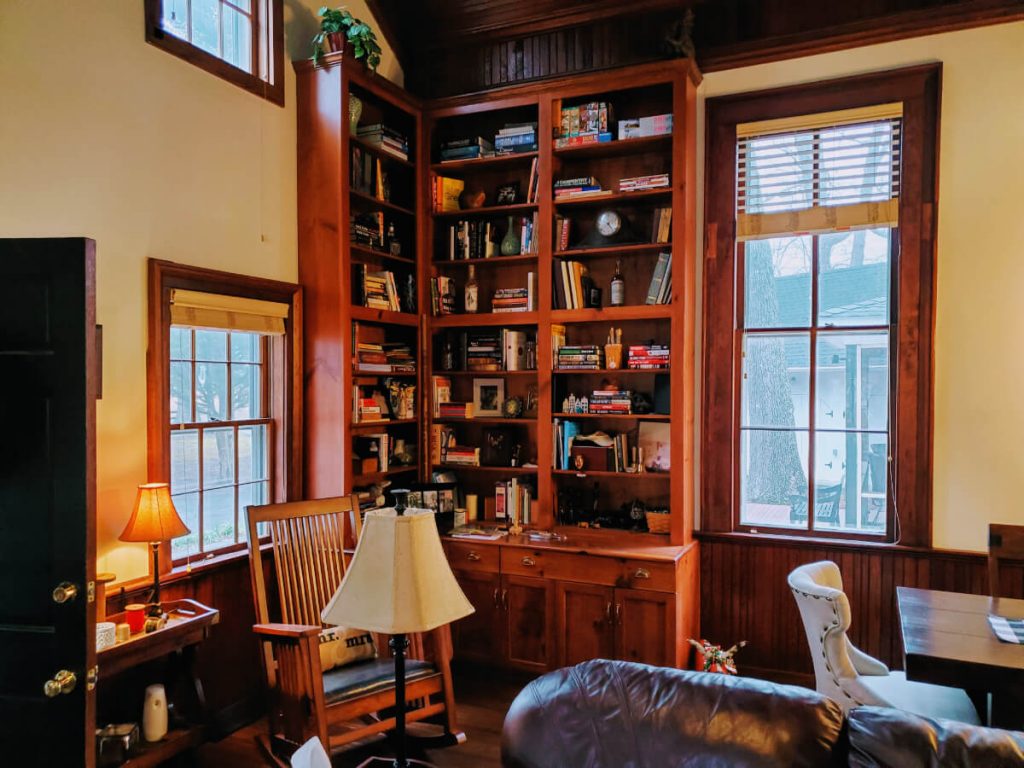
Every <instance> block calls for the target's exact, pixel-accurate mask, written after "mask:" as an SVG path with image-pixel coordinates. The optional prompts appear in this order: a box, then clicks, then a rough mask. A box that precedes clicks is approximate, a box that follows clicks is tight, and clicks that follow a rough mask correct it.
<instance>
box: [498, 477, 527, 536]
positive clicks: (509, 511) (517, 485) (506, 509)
mask: <svg viewBox="0 0 1024 768" xmlns="http://www.w3.org/2000/svg"><path fill="white" fill-rule="evenodd" d="M536 497H537V494H536V493H535V492H534V490H533V488H531V487H530V486H529V485H527V484H526V483H521V482H519V480H517V479H516V478H512V479H511V480H500V481H498V482H496V483H495V484H494V518H495V519H496V520H509V521H516V522H518V523H519V524H520V525H529V524H530V523H532V522H533V510H532V509H531V508H530V507H531V504H532V502H533V500H534V499H535V498H536Z"/></svg>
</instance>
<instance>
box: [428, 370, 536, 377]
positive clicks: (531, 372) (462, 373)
mask: <svg viewBox="0 0 1024 768" xmlns="http://www.w3.org/2000/svg"><path fill="white" fill-rule="evenodd" d="M435 373H437V375H438V376H474V377H476V378H478V379H482V378H485V377H489V376H536V375H537V371H536V370H535V369H530V370H525V371H442V370H438V371H436V372H435Z"/></svg>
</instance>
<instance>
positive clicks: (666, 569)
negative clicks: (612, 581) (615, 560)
mask: <svg viewBox="0 0 1024 768" xmlns="http://www.w3.org/2000/svg"><path fill="white" fill-rule="evenodd" d="M620 562H621V563H622V570H621V574H622V576H621V579H620V580H619V582H618V583H617V584H616V585H615V586H617V587H628V588H629V589H650V590H653V591H655V592H675V589H676V568H675V565H674V564H673V563H655V562H651V561H650V560H625V561H620Z"/></svg>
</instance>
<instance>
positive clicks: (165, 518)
mask: <svg viewBox="0 0 1024 768" xmlns="http://www.w3.org/2000/svg"><path fill="white" fill-rule="evenodd" d="M186 533H189V529H188V526H186V525H185V523H183V522H182V521H181V518H180V517H179V516H178V510H176V509H175V508H174V502H173V501H171V489H170V487H168V485H167V483H146V484H145V485H140V486H139V494H138V496H136V497H135V509H133V510H132V516H131V518H130V519H129V520H128V525H126V526H125V527H124V530H123V531H121V536H120V537H119V538H120V539H121V541H169V540H171V539H175V538H177V537H178V536H184V535H185V534H186Z"/></svg>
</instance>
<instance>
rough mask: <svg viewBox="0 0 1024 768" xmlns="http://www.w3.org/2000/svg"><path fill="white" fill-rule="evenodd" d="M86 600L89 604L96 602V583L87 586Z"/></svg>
mask: <svg viewBox="0 0 1024 768" xmlns="http://www.w3.org/2000/svg"><path fill="white" fill-rule="evenodd" d="M85 600H86V602H88V603H95V602H96V582H95V581H90V582H89V583H88V584H86V585H85Z"/></svg>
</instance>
